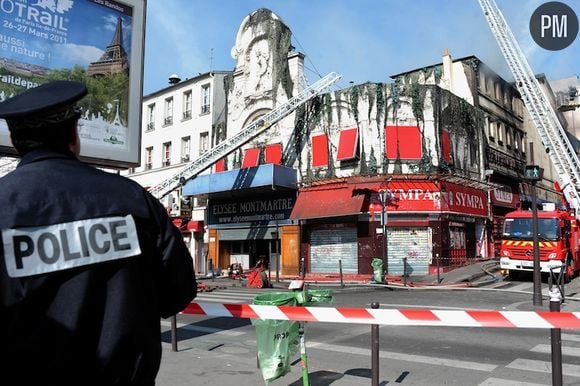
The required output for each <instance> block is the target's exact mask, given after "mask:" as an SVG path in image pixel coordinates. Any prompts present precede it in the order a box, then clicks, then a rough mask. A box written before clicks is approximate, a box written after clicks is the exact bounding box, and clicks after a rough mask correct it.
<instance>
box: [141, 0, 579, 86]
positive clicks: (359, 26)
mask: <svg viewBox="0 0 580 386" xmlns="http://www.w3.org/2000/svg"><path fill="white" fill-rule="evenodd" d="M545 2H546V1H541V0H496V3H497V4H498V7H499V8H500V10H501V12H502V13H503V15H504V17H505V19H506V20H507V22H508V24H509V25H510V27H511V29H512V32H513V34H514V36H515V37H516V39H517V40H518V42H519V44H520V47H521V49H522V50H523V52H524V54H525V55H526V57H527V58H528V62H529V63H530V66H531V68H532V70H533V71H534V72H535V73H536V74H539V73H543V74H545V75H546V76H547V77H548V79H549V80H553V79H561V78H566V77H569V76H573V75H580V36H579V37H577V38H576V39H575V41H574V42H573V43H572V45H570V46H568V47H567V48H565V49H564V50H561V51H548V50H545V49H543V48H541V47H539V46H537V45H536V43H535V42H534V41H533V39H532V38H531V35H530V32H529V21H530V17H531V15H532V13H533V12H534V10H535V9H536V8H537V7H538V6H540V5H541V4H543V3H545ZM562 2H564V3H565V4H567V5H569V6H570V7H572V9H573V10H574V11H575V13H576V15H580V0H562ZM259 8H268V9H270V10H272V11H273V12H274V13H275V14H277V15H278V16H279V17H280V18H281V19H282V20H283V21H284V22H285V23H286V25H287V26H288V27H289V28H290V30H291V31H292V35H293V36H292V44H293V45H294V46H295V47H296V49H297V50H298V51H300V52H302V53H304V54H305V55H306V58H305V67H306V77H307V80H308V81H309V83H314V82H315V81H316V80H318V79H319V78H320V77H322V76H324V75H326V74H328V73H330V72H337V73H339V74H342V75H343V78H342V79H341V81H340V82H339V83H338V84H337V88H345V87H347V86H348V85H349V82H354V84H360V83H365V82H367V81H370V82H385V83H386V82H390V76H391V75H394V74H397V73H401V72H405V71H409V70H413V69H416V68H422V67H425V66H428V65H432V64H437V63H441V61H442V54H443V51H444V50H445V48H447V49H448V50H449V53H450V55H451V57H452V58H455V59H458V58H462V57H466V56H470V55H475V56H477V57H478V58H480V59H481V60H482V61H483V62H484V63H486V64H487V65H488V66H490V67H491V68H492V69H493V70H495V72H497V73H498V74H499V75H500V76H502V77H503V78H504V79H506V80H508V81H511V80H513V77H512V75H511V73H510V71H509V68H508V67H507V65H506V64H505V60H504V59H503V56H502V55H501V52H500V50H499V47H498V45H497V43H496V41H495V39H494V37H493V35H492V33H491V31H490V28H489V26H488V24H487V22H486V20H485V17H484V15H483V11H482V10H481V8H480V6H479V3H478V1H477V0H259V1H256V0H148V3H147V23H146V35H145V63H144V87H143V89H144V94H145V95H148V94H150V93H152V92H155V91H158V90H161V89H163V88H165V87H167V86H168V78H169V76H170V75H171V74H177V75H179V76H180V77H181V79H187V78H192V77H194V76H196V75H198V74H199V73H205V72H208V71H217V70H226V71H231V70H233V68H234V65H235V62H234V60H233V59H232V57H231V54H230V51H231V49H232V47H233V46H234V44H235V37H236V34H237V31H238V28H239V26H240V24H241V23H242V21H243V20H244V18H245V17H246V16H247V15H249V14H250V13H252V12H253V11H255V10H257V9H259Z"/></svg>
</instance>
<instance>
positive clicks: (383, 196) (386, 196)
mask: <svg viewBox="0 0 580 386" xmlns="http://www.w3.org/2000/svg"><path fill="white" fill-rule="evenodd" d="M392 198H393V194H392V193H391V192H389V191H387V190H384V189H381V190H379V200H381V225H382V227H383V256H382V257H383V278H384V283H385V284H388V282H387V276H388V274H389V259H388V248H389V247H388V244H387V241H388V240H387V216H388V214H387V204H388V203H389V201H390V200H391V199H392Z"/></svg>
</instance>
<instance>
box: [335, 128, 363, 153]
mask: <svg viewBox="0 0 580 386" xmlns="http://www.w3.org/2000/svg"><path fill="white" fill-rule="evenodd" d="M357 144H358V129H356V128H355V129H347V130H342V131H341V132H340V137H339V140H338V152H337V154H336V159H337V160H339V161H346V160H351V159H353V158H355V157H356V156H357V151H356V150H357Z"/></svg>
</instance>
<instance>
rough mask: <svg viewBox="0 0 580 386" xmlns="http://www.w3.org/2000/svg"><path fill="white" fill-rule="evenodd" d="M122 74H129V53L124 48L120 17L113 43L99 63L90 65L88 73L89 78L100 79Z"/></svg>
mask: <svg viewBox="0 0 580 386" xmlns="http://www.w3.org/2000/svg"><path fill="white" fill-rule="evenodd" d="M121 72H123V73H125V74H127V73H128V72H129V60H128V58H127V52H126V51H125V49H124V48H123V25H122V21H121V18H120V17H119V18H117V28H116V29H115V34H114V35H113V39H112V40H111V43H109V45H108V46H107V49H106V50H105V52H104V53H103V55H102V56H101V57H100V59H99V60H98V61H96V62H92V63H91V64H89V68H88V69H87V73H88V75H89V76H94V77H98V76H105V75H112V74H118V73H121Z"/></svg>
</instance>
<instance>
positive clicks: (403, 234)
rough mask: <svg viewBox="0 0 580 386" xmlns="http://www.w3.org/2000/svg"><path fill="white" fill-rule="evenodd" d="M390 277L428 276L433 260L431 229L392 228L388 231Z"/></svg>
mask: <svg viewBox="0 0 580 386" xmlns="http://www.w3.org/2000/svg"><path fill="white" fill-rule="evenodd" d="M387 245H388V255H389V266H388V270H389V275H403V273H404V271H403V261H404V260H403V259H404V258H405V257H406V258H407V265H406V268H405V269H406V273H407V275H426V274H428V273H429V263H430V261H431V258H432V251H431V245H432V243H431V228H391V229H389V230H388V231H387Z"/></svg>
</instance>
